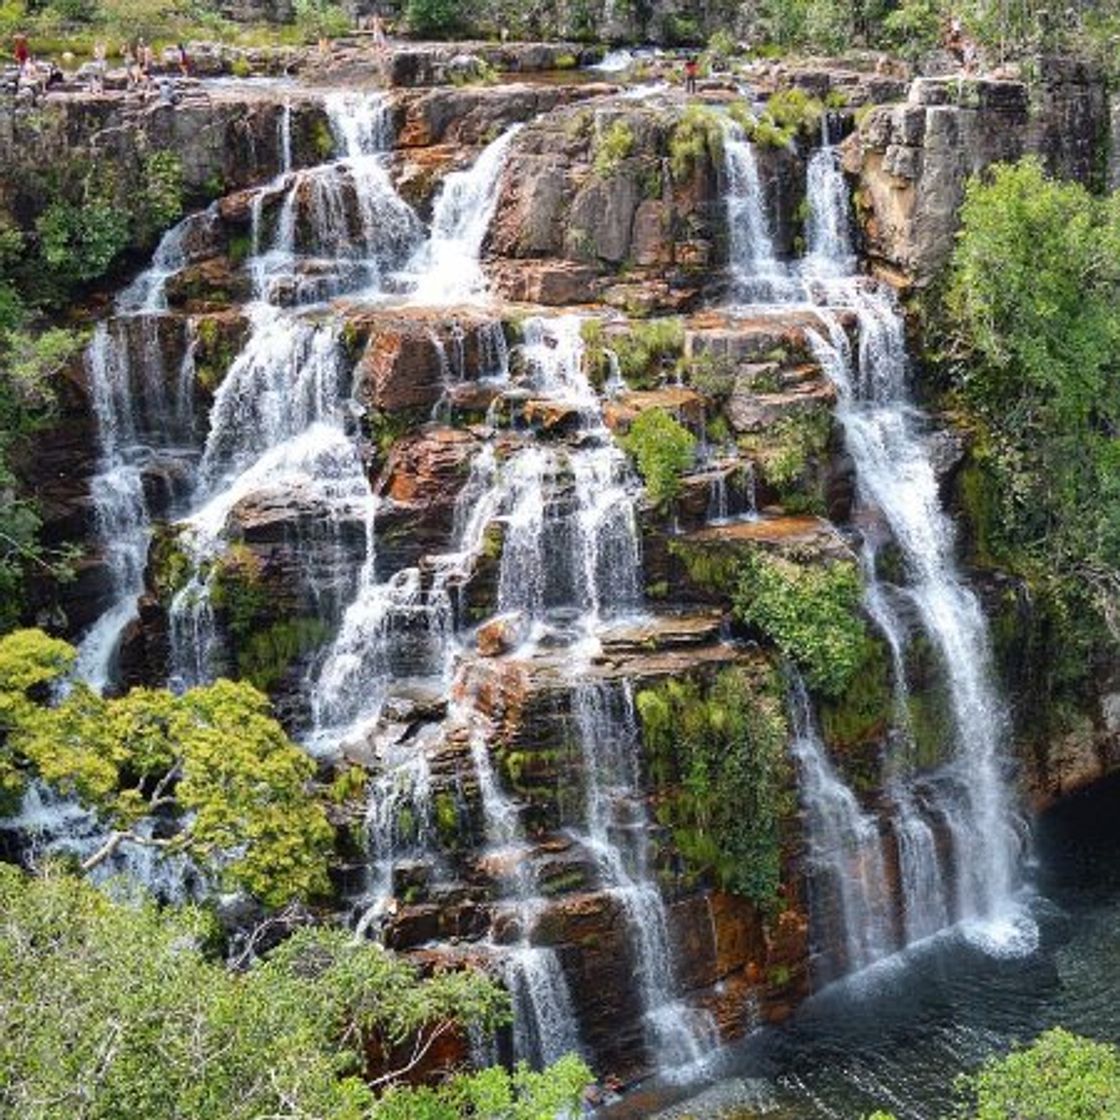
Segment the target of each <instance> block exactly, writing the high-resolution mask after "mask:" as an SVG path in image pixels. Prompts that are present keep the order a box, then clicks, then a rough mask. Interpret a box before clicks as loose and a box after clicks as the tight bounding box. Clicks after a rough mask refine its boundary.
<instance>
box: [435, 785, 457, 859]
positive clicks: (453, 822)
mask: <svg viewBox="0 0 1120 1120" xmlns="http://www.w3.org/2000/svg"><path fill="white" fill-rule="evenodd" d="M432 804H433V808H434V810H435V826H436V832H437V834H438V835H439V841H440V843H441V844H442V845H443V847H445V848H447V849H449V850H451V851H454V850H455V849H456V848H457V847H459V845H460V844H461V843H462V833H461V830H460V828H459V806H458V804H457V802H456V800H455V795H454V794H453V793H451V792H450V791H448V790H440V791H439V792H438V793H437V794H436V795H435V798H434V799H433V803H432Z"/></svg>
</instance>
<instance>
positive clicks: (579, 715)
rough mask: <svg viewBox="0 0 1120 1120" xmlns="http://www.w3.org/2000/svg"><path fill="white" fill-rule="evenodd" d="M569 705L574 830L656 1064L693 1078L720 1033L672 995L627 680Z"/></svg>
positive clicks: (580, 691) (593, 685)
mask: <svg viewBox="0 0 1120 1120" xmlns="http://www.w3.org/2000/svg"><path fill="white" fill-rule="evenodd" d="M573 709H574V712H573V714H574V718H575V724H576V730H577V739H578V742H579V744H580V749H581V752H582V755H583V761H584V767H583V771H584V774H585V775H586V786H587V790H586V808H585V823H584V826H583V827H584V831H582V832H580V833H577V834H578V835H579V836H580V839H581V841H582V842H583V843H584V844H585V845H586V846H587V847H588V848H589V849H590V850H591V852H592V853H593V854H594V855H595V859H596V862H597V863H598V865H599V869H600V874H601V875H602V877H603V879H604V881H605V883H606V884H607V886H608V887H609V888H610V889H611V890H612V892H613V893H614V894H615V896H616V897H617V898H618V899H619V901H620V902H621V903H622V907H623V910H624V912H625V914H626V918H627V922H628V924H629V926H630V934H631V937H630V941H631V946H632V950H633V953H634V965H635V970H636V974H637V980H638V983H639V985H640V988H641V997H642V1007H643V1011H644V1014H645V1026H646V1033H647V1036H648V1040H649V1046H650V1050H651V1052H652V1053H653V1056H654V1059H655V1062H656V1065H657V1068H658V1070H659V1071H660V1072H661V1073H662V1074H663V1075H665V1076H667V1077H670V1078H672V1077H691V1076H695V1075H696V1074H697V1073H698V1072H699V1070H700V1068H701V1066H702V1064H703V1061H704V1059H705V1058H706V1057H707V1055H708V1054H710V1053H711V1051H712V1050H713V1049H714V1048H715V1047H716V1046H717V1045H718V1042H719V1032H718V1030H717V1028H716V1025H715V1022H714V1020H713V1019H712V1017H711V1016H710V1015H709V1014H707V1013H705V1012H701V1011H698V1010H697V1009H695V1008H692V1007H690V1006H689V1005H688V1004H687V1003H685V1002H684V1001H683V1000H680V999H677V998H676V996H675V991H676V983H675V979H674V976H673V957H672V949H671V945H670V938H669V924H668V912H667V910H666V907H665V901H664V899H663V898H662V896H661V891H660V890H659V889H658V886H657V883H656V881H655V880H654V878H653V876H652V874H651V869H650V867H649V866H648V858H647V855H648V847H649V843H648V836H647V833H648V830H649V820H648V817H647V814H646V809H645V803H644V800H643V798H642V784H641V733H640V731H639V728H638V720H637V716H636V713H635V711H634V701H633V695H632V692H631V689H630V685H629V682H627V681H623V682H606V681H593V682H584V683H582V684H580V685H579V686H578V687H577V688H576V691H575V694H574V697H573Z"/></svg>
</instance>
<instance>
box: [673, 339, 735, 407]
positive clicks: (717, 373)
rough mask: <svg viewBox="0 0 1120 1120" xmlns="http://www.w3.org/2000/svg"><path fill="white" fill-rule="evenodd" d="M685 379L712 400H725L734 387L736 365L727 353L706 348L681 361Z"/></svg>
mask: <svg viewBox="0 0 1120 1120" xmlns="http://www.w3.org/2000/svg"><path fill="white" fill-rule="evenodd" d="M681 365H682V373H683V375H684V378H685V380H686V381H687V382H688V384H689V385H691V386H692V388H694V389H695V390H696V391H697V392H698V393H703V394H704V395H705V396H706V397H710V398H711V399H712V400H713V401H716V402H722V401H726V400H727V398H728V397H730V396H731V393H732V391H733V390H734V388H735V379H736V376H737V374H738V366H737V364H736V362H735V359H734V358H732V357H731V356H730V355H729V354H717V353H714V352H713V351H711V350H706V351H704V353H702V354H696V355H694V356H693V357H691V358H688V359H686V360H684V361H682V363H681Z"/></svg>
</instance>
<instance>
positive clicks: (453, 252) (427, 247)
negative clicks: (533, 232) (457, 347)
mask: <svg viewBox="0 0 1120 1120" xmlns="http://www.w3.org/2000/svg"><path fill="white" fill-rule="evenodd" d="M521 127H522V126H521V125H519V124H515V125H512V126H511V127H509V128H507V129H506V130H505V132H503V133H502V134H501V136H499V137H498V138H497V139H496V140H494V141H492V142H491V143H490V144H488V145H487V146H486V147H485V148H484V149H483V150H482V152H481V153H480V155H479V156H478V158H477V159H476V160H475V161H474V163H473V164H472V165H471V166H470V167H469V168H467V169H466V170H463V171H453V172H451V174H450V175H448V176H447V177H446V178H445V179H444V180H443V185H442V186H441V187H440V192H439V195H438V197H437V198H436V201H435V209H434V211H433V214H432V229H431V234H430V236H429V239H428V241H427V242H426V243H425V244H424V245H423V246H422V247H421V248H420V249H419V250H418V251H417V253H416V256H415V257H414V258H413V261H412V262H411V264H410V266H409V271H410V272H412V273H414V274H415V279H414V281H413V284H414V287H413V291H412V294H411V300H412V302H413V303H420V304H423V305H425V306H440V305H444V304H449V303H463V302H468V301H471V300H473V299H476V298H477V297H478V296H480V295H482V294H483V293H484V292H485V290H486V279H485V277H484V276H483V274H482V268H481V267H480V265H479V259H478V258H479V252H480V250H481V248H482V241H483V238H484V237H485V236H486V231H487V230H488V229H489V228H490V221H491V219H492V218H493V216H494V209H495V207H496V206H497V205H498V187H499V185H500V181H501V174H502V171H503V169H504V168H505V163H506V156H507V154H508V152H509V147H510V144H512V143H513V138H514V137H515V136H516V135H517V133H518V132H519V131H520V129H521Z"/></svg>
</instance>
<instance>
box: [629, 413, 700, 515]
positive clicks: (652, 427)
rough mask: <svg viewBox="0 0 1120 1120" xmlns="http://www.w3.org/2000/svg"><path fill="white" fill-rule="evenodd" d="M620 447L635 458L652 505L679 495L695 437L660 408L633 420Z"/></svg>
mask: <svg viewBox="0 0 1120 1120" xmlns="http://www.w3.org/2000/svg"><path fill="white" fill-rule="evenodd" d="M621 442H622V446H623V447H624V448H625V449H626V450H627V451H628V452H629V453H630V454H631V455H633V456H634V459H635V460H636V461H637V464H638V471H639V472H640V473H641V476H642V480H643V481H644V482H645V484H646V493H647V494H648V495H649V498H650V501H652V502H653V504H654V505H655V506H665V505H667V504H668V503H669V502H671V501H672V500H673V499H674V498H675V497H676V496H677V494H678V493H679V492H680V486H681V475H682V474H683V473H684V472H685V471H686V470H688V468H689V467H691V466H692V463H693V458H694V456H695V452H696V437H695V436H694V435H693V434H692V433H691V432H690V431H689V430H688V429H687V428H685V427H683V426H682V425H681V424H679V423H678V422H677V421H676V420H674V419H673V418H672V417H671V416H670V415H669V414H668V413H667V412H665V411H663V410H662V409H660V408H651V409H649V410H648V411H647V412H642V413H639V414H638V416H637V417H635V419H634V422H633V424H631V425H630V431H629V432H627V434H626V435H625V436H624V437H623V439H622V441H621Z"/></svg>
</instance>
